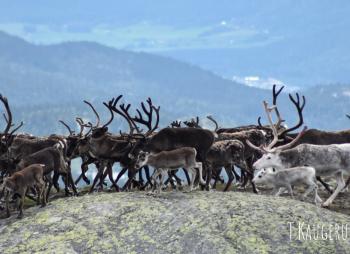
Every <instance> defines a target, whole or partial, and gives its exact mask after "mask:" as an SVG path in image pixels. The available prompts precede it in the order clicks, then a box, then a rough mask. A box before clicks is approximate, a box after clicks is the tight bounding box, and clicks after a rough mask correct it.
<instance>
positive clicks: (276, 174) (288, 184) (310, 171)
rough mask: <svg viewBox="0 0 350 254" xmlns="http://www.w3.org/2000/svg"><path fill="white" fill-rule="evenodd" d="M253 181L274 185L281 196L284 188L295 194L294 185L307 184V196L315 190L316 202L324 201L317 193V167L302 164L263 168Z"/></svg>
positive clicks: (276, 194)
mask: <svg viewBox="0 0 350 254" xmlns="http://www.w3.org/2000/svg"><path fill="white" fill-rule="evenodd" d="M253 182H254V183H257V184H266V185H271V186H272V187H273V193H274V194H275V196H279V195H280V194H281V191H282V190H283V188H286V189H287V190H288V192H289V193H290V195H291V196H292V197H294V196H293V189H292V186H294V185H298V184H306V185H307V186H308V188H307V190H306V191H305V192H304V194H303V198H306V197H307V195H308V194H310V192H312V191H315V203H316V204H318V203H320V202H322V200H321V198H320V197H319V196H318V194H317V183H316V173H315V168H313V167H308V166H302V167H294V168H287V169H281V170H276V169H275V168H267V169H265V168H263V169H261V170H260V171H258V173H257V174H256V176H255V177H254V178H253Z"/></svg>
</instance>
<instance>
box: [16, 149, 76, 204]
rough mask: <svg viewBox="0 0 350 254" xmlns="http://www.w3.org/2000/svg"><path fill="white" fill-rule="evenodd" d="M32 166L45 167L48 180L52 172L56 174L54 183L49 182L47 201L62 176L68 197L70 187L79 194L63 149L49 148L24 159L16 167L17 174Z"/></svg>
mask: <svg viewBox="0 0 350 254" xmlns="http://www.w3.org/2000/svg"><path fill="white" fill-rule="evenodd" d="M32 164H43V165H45V168H44V175H45V176H46V177H47V179H50V178H51V177H50V175H51V173H52V172H53V173H54V176H53V179H52V181H51V180H49V187H48V189H47V194H46V199H48V197H49V194H50V191H51V188H52V185H55V184H57V181H58V178H59V176H60V175H62V176H64V177H65V178H64V179H65V192H66V195H69V194H70V192H69V186H71V187H72V188H73V192H74V194H76V195H77V194H78V191H77V189H76V187H75V185H74V181H73V178H72V173H71V170H70V167H69V166H68V163H67V162H66V160H65V158H64V156H63V151H62V148H61V147H59V146H55V147H47V148H44V149H42V150H40V151H38V152H35V153H33V154H30V155H28V156H26V157H24V158H22V159H21V160H20V162H19V163H18V164H17V166H16V172H18V171H20V170H22V169H23V168H25V167H28V166H29V165H32ZM55 188H56V189H57V190H59V187H58V186H55Z"/></svg>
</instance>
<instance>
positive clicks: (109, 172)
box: [107, 164, 119, 192]
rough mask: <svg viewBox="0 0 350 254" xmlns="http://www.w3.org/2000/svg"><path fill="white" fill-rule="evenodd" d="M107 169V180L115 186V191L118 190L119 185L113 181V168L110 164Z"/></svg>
mask: <svg viewBox="0 0 350 254" xmlns="http://www.w3.org/2000/svg"><path fill="white" fill-rule="evenodd" d="M107 171H108V178H109V181H111V183H112V186H113V187H114V188H115V190H116V191H117V192H119V187H118V185H117V184H116V183H115V181H114V179H113V168H112V165H111V164H108V166H107Z"/></svg>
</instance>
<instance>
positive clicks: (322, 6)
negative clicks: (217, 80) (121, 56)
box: [0, 0, 350, 87]
mask: <svg viewBox="0 0 350 254" xmlns="http://www.w3.org/2000/svg"><path fill="white" fill-rule="evenodd" d="M349 13H350V2H349V1H326V0H308V1H302V3H300V2H297V1H294V0H280V1H275V0H274V1H273V0H266V1H259V0H236V1H232V0H215V1H214V0H192V1H186V0H177V1H164V0H153V1H138V0H129V1H113V0H105V1H103V3H100V2H96V1H93V0H76V1H74V3H72V1H70V0H60V1H57V2H55V3H52V2H50V3H48V2H47V1H43V0H36V1H20V0H12V1H11V2H9V3H7V4H6V6H5V7H4V8H1V9H0V30H4V31H7V32H9V33H13V34H16V35H18V36H20V37H23V38H26V39H27V40H29V41H32V42H39V43H44V44H51V43H58V42H63V41H77V40H82V39H83V40H88V41H95V42H99V43H102V44H104V45H110V46H113V47H115V48H120V49H128V50H133V51H144V52H153V53H157V54H162V55H165V56H168V57H169V56H170V57H173V58H175V59H178V60H181V61H186V62H188V63H192V64H195V65H198V66H201V67H202V68H204V69H208V70H210V71H212V72H215V73H217V74H218V75H220V76H223V77H226V78H229V79H231V78H232V77H233V76H236V77H238V78H243V77H247V76H259V77H261V78H262V79H269V78H270V79H277V80H281V81H282V82H284V83H286V84H288V85H290V86H295V87H310V86H315V85H319V84H322V85H324V84H334V83H337V82H341V83H349V82H350V78H349V76H348V73H349V72H350V54H349V52H350V51H349V50H348V45H349V44H350V33H349V32H347V31H348V30H349V27H350V16H349V15H348V14H349Z"/></svg>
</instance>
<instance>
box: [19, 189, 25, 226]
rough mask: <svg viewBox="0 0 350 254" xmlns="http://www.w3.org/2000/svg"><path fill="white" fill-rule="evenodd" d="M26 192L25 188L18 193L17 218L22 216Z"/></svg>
mask: <svg viewBox="0 0 350 254" xmlns="http://www.w3.org/2000/svg"><path fill="white" fill-rule="evenodd" d="M26 192H27V190H26V189H23V191H22V192H21V193H20V199H19V200H20V201H19V207H18V210H19V214H18V216H17V218H18V219H22V218H23V204H24V198H25V196H26Z"/></svg>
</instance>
